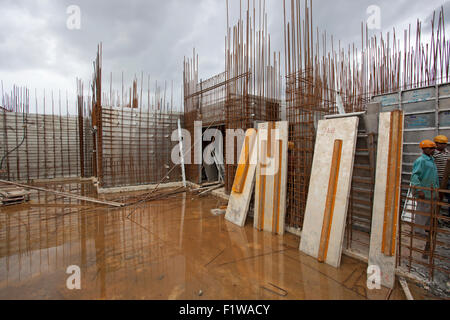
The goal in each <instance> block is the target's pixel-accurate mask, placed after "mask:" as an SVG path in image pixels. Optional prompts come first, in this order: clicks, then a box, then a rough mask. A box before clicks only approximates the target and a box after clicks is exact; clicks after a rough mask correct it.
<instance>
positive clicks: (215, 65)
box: [0, 0, 450, 101]
mask: <svg viewBox="0 0 450 320" xmlns="http://www.w3.org/2000/svg"><path fill="white" fill-rule="evenodd" d="M252 1H253V0H251V2H252ZM266 2H267V4H266V7H267V10H266V11H267V13H268V19H269V32H270V33H271V36H272V42H273V45H272V46H273V47H274V48H275V49H276V50H277V51H281V52H282V53H283V52H284V47H283V42H282V41H281V40H282V38H283V31H282V30H283V5H282V3H283V2H282V0H266ZM288 2H289V3H290V1H288ZM244 3H245V5H244V7H246V3H247V1H245V0H244ZM257 3H258V0H257ZM0 4H1V6H0V8H1V10H0V43H1V45H0V80H2V81H3V83H4V89H5V91H7V90H10V88H11V86H12V85H13V84H16V85H20V86H27V87H29V88H30V89H31V90H32V92H34V89H37V90H38V94H39V95H42V94H41V92H42V90H43V89H44V88H46V89H47V90H51V89H53V90H55V91H58V89H61V90H62V91H63V92H65V91H66V90H67V91H69V98H70V99H71V101H72V100H73V96H74V94H75V90H76V82H75V79H76V78H77V77H79V78H82V79H83V80H84V81H85V86H86V87H87V84H88V82H89V80H90V79H91V74H92V72H93V66H92V61H93V60H94V58H95V54H96V47H97V44H98V43H99V42H103V69H104V84H103V86H104V87H108V88H109V74H110V72H113V77H114V87H116V88H120V83H121V73H122V71H123V72H124V76H125V83H126V84H127V85H129V84H130V83H131V80H132V78H133V77H134V75H138V77H140V73H141V72H144V73H145V77H144V79H147V75H148V74H149V75H150V76H151V79H152V83H153V84H152V86H154V81H155V80H158V81H159V82H164V80H167V81H168V84H169V87H170V83H171V81H172V80H173V81H174V83H175V93H174V94H175V96H176V98H178V99H176V100H180V99H179V97H180V96H181V79H182V68H183V57H184V56H187V57H191V56H192V49H193V47H195V48H196V51H197V52H198V54H199V62H200V63H199V65H200V66H199V69H200V70H199V71H200V77H201V78H203V79H206V78H209V77H211V76H213V75H215V74H217V73H219V72H223V71H224V59H223V57H224V37H225V34H226V0H164V1H163V0H159V1H156V0H126V1H125V0H0ZM71 5H76V6H78V7H79V8H80V10H81V21H80V22H81V25H80V27H81V28H80V29H79V30H77V29H75V30H70V29H68V28H67V20H68V18H70V16H71V15H70V14H67V8H68V7H69V6H71ZM370 5H377V6H379V7H380V9H381V28H382V30H378V31H377V32H381V31H389V30H392V28H393V27H396V29H397V30H398V31H401V32H399V33H398V34H399V35H402V34H403V33H402V29H403V28H406V27H407V25H408V23H412V24H413V26H415V21H416V19H417V18H419V19H421V20H423V22H424V24H429V22H430V19H431V18H430V17H431V14H432V12H433V10H436V9H438V8H439V7H440V6H441V5H445V8H446V10H445V11H446V14H448V13H449V11H450V2H449V1H443V0H427V1H424V0H395V1H394V0H335V1H329V0H314V1H313V14H314V23H315V25H316V26H318V27H319V28H320V29H321V30H327V32H328V33H331V34H334V36H335V38H336V39H341V40H342V41H343V42H344V43H350V42H353V41H356V42H357V43H359V41H360V40H359V39H360V26H361V22H362V21H366V20H367V18H368V14H367V13H366V10H367V8H368V7H369V6H370ZM229 7H230V12H231V13H230V15H231V17H230V23H231V24H234V22H235V21H236V19H237V18H238V14H239V0H229ZM447 21H450V17H449V16H448V15H447ZM425 27H426V26H425ZM413 30H415V27H414V29H413ZM448 31H449V30H448V27H447V32H448ZM447 34H450V33H447ZM282 69H283V68H282Z"/></svg>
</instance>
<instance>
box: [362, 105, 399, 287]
mask: <svg viewBox="0 0 450 320" xmlns="http://www.w3.org/2000/svg"><path fill="white" fill-rule="evenodd" d="M403 121H404V117H403V113H402V112H401V111H395V112H393V113H391V112H386V113H381V114H380V125H379V131H378V132H379V135H378V153H377V170H376V180H375V194H374V201H373V203H374V205H373V214H372V232H371V238H370V251H369V265H372V266H377V267H379V269H380V271H381V285H383V286H385V287H388V288H393V287H394V283H395V257H396V250H397V236H398V220H399V212H400V209H399V208H400V189H401V188H400V187H401V170H402V156H403Z"/></svg>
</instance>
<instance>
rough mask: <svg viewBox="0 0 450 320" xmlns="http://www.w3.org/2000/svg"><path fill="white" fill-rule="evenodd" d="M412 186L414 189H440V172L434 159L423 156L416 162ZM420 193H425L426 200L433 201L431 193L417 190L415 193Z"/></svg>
mask: <svg viewBox="0 0 450 320" xmlns="http://www.w3.org/2000/svg"><path fill="white" fill-rule="evenodd" d="M411 185H412V186H414V187H424V188H436V189H439V176H438V170H437V167H436V163H435V162H434V159H433V157H429V156H427V155H426V154H423V155H422V156H421V157H420V158H419V159H417V160H416V162H414V166H413V172H412V177H411ZM419 191H423V193H425V199H427V200H431V191H429V190H420V189H416V190H415V191H414V193H417V192H419ZM435 196H437V195H435Z"/></svg>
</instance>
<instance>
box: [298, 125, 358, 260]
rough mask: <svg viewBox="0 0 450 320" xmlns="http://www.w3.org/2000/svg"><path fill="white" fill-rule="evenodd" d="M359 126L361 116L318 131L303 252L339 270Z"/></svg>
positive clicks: (301, 246) (304, 228) (305, 221)
mask: <svg viewBox="0 0 450 320" xmlns="http://www.w3.org/2000/svg"><path fill="white" fill-rule="evenodd" d="M358 124H359V118H358V117H347V118H338V119H331V120H321V121H319V125H318V130H317V139H316V146H315V151H314V160H313V166H312V172H311V180H310V185H309V193H308V202H307V204H306V211H305V220H304V225H303V231H302V238H301V242H300V250H301V251H302V252H304V253H306V254H308V255H310V256H312V257H314V258H317V259H319V258H320V257H319V253H321V256H322V257H321V258H322V259H323V262H325V263H327V264H329V265H331V266H333V267H336V268H337V267H339V266H340V263H341V255H342V244H343V241H344V230H345V225H346V220H347V210H348V204H349V196H350V190H351V181H352V175H353V164H354V159H355V150H356V140H357V133H358ZM330 176H331V178H330ZM326 217H328V218H329V219H328V220H327V219H326ZM325 220H326V221H325ZM327 226H329V228H327ZM321 245H322V247H321ZM319 260H321V259H319Z"/></svg>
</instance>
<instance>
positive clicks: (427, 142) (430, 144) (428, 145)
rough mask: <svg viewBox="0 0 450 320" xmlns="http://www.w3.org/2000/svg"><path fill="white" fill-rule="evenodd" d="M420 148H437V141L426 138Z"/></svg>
mask: <svg viewBox="0 0 450 320" xmlns="http://www.w3.org/2000/svg"><path fill="white" fill-rule="evenodd" d="M420 148H421V149H425V148H436V143H434V142H433V141H431V140H424V141H422V142H421V143H420Z"/></svg>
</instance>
